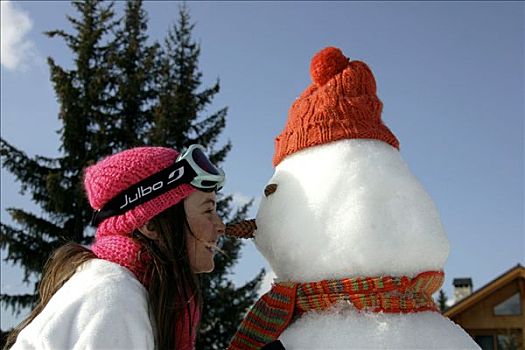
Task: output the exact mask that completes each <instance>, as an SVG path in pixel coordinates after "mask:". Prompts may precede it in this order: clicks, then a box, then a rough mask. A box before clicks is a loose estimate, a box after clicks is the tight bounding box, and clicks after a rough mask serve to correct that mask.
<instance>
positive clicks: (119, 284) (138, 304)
mask: <svg viewBox="0 0 525 350" xmlns="http://www.w3.org/2000/svg"><path fill="white" fill-rule="evenodd" d="M153 348H154V337H153V330H152V323H151V321H150V318H149V313H148V295H147V291H146V289H145V288H144V287H143V286H142V284H140V282H139V281H138V280H137V279H136V278H135V276H134V275H133V274H132V273H131V272H130V271H129V270H127V269H126V268H124V267H122V266H120V265H118V264H115V263H112V262H108V261H105V260H100V259H93V260H90V261H88V262H86V263H84V264H83V265H81V266H80V267H79V268H78V270H77V272H76V273H75V274H74V275H73V276H72V277H71V279H69V281H67V282H66V283H65V284H64V286H62V288H60V289H59V290H58V291H57V292H56V294H55V295H54V296H53V297H52V298H51V300H50V301H49V303H48V304H47V305H46V307H45V308H44V310H43V311H42V312H41V313H40V314H39V315H38V316H37V317H36V318H35V319H34V320H33V321H32V322H31V323H30V324H29V325H28V326H27V327H25V328H24V329H23V330H22V331H21V332H20V334H19V335H18V338H17V341H16V343H15V345H13V347H12V349H15V350H22V349H23V350H31V349H50V350H51V349H52V350H59V349H68V350H69V349H126V350H127V349H141V350H142V349H144V350H145V349H153Z"/></svg>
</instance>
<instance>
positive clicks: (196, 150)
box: [175, 145, 224, 192]
mask: <svg viewBox="0 0 525 350" xmlns="http://www.w3.org/2000/svg"><path fill="white" fill-rule="evenodd" d="M204 151H206V149H205V148H204V147H203V146H201V145H191V146H190V147H188V149H187V150H186V151H185V152H184V153H182V154H181V155H179V157H178V158H177V160H176V161H175V164H177V163H178V162H186V164H188V166H189V167H190V168H191V169H192V170H193V172H194V173H195V175H194V177H193V180H191V182H190V184H191V185H192V186H193V187H195V188H198V189H200V190H201V191H205V192H212V191H219V190H220V189H221V188H222V186H224V171H222V169H220V168H217V167H216V166H215V165H213V164H212V163H211V161H210V160H209V159H208V157H207V156H206V154H205V153H204Z"/></svg>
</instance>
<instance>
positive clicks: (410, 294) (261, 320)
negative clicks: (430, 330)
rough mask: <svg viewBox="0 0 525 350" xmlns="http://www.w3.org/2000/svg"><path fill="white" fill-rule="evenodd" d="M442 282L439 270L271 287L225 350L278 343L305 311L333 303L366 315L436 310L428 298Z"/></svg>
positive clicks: (290, 283)
mask: <svg viewBox="0 0 525 350" xmlns="http://www.w3.org/2000/svg"><path fill="white" fill-rule="evenodd" d="M443 279H444V274H443V272H442V271H428V272H422V273H420V274H419V275H417V276H415V277H413V278H409V277H406V276H403V277H390V276H387V277H358V278H344V279H339V280H324V281H319V282H310V283H293V282H284V283H277V284H274V285H272V289H271V290H270V291H269V292H268V293H266V294H264V295H263V296H262V297H261V298H260V299H259V300H258V301H257V302H256V303H255V305H254V306H253V307H252V309H251V310H250V312H249V313H248V314H247V315H246V317H245V318H244V320H243V321H242V323H241V325H240V326H239V329H238V330H237V333H235V335H234V337H233V339H232V341H231V343H230V346H229V348H228V349H229V350H252V349H260V348H261V347H262V346H264V345H265V344H268V343H270V342H272V341H274V340H276V339H277V338H279V336H280V335H281V333H282V332H283V331H284V330H285V329H286V328H287V327H288V325H289V324H290V323H291V322H292V321H293V320H294V319H296V318H297V317H300V316H301V315H302V314H304V313H305V312H308V311H312V310H317V311H319V310H324V309H327V308H329V307H330V306H332V305H334V304H336V303H339V302H346V303H348V304H350V305H353V306H354V307H355V308H356V309H358V310H363V311H367V312H385V313H413V312H421V311H438V309H437V307H436V304H435V303H434V300H433V299H432V294H434V292H436V291H437V290H438V289H439V287H441V285H442V284H443Z"/></svg>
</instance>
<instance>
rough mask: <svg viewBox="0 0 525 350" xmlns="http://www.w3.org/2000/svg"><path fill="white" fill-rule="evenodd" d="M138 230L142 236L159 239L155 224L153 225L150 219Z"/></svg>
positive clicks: (154, 239)
mask: <svg viewBox="0 0 525 350" xmlns="http://www.w3.org/2000/svg"><path fill="white" fill-rule="evenodd" d="M139 231H140V233H142V234H143V235H144V236H146V237H147V238H149V239H151V240H153V241H156V240H158V239H159V233H158V232H157V231H156V230H155V225H153V223H152V222H151V221H148V222H146V223H145V224H144V225H143V226H142V227H140V228H139Z"/></svg>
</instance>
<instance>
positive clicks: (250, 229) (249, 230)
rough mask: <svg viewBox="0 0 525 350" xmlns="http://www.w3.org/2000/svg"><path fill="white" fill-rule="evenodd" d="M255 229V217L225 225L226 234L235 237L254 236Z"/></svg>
mask: <svg viewBox="0 0 525 350" xmlns="http://www.w3.org/2000/svg"><path fill="white" fill-rule="evenodd" d="M255 230H257V225H256V224H255V219H250V220H243V221H241V222H238V223H235V224H228V225H226V232H225V234H226V235H227V236H231V237H235V238H254V237H255Z"/></svg>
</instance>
